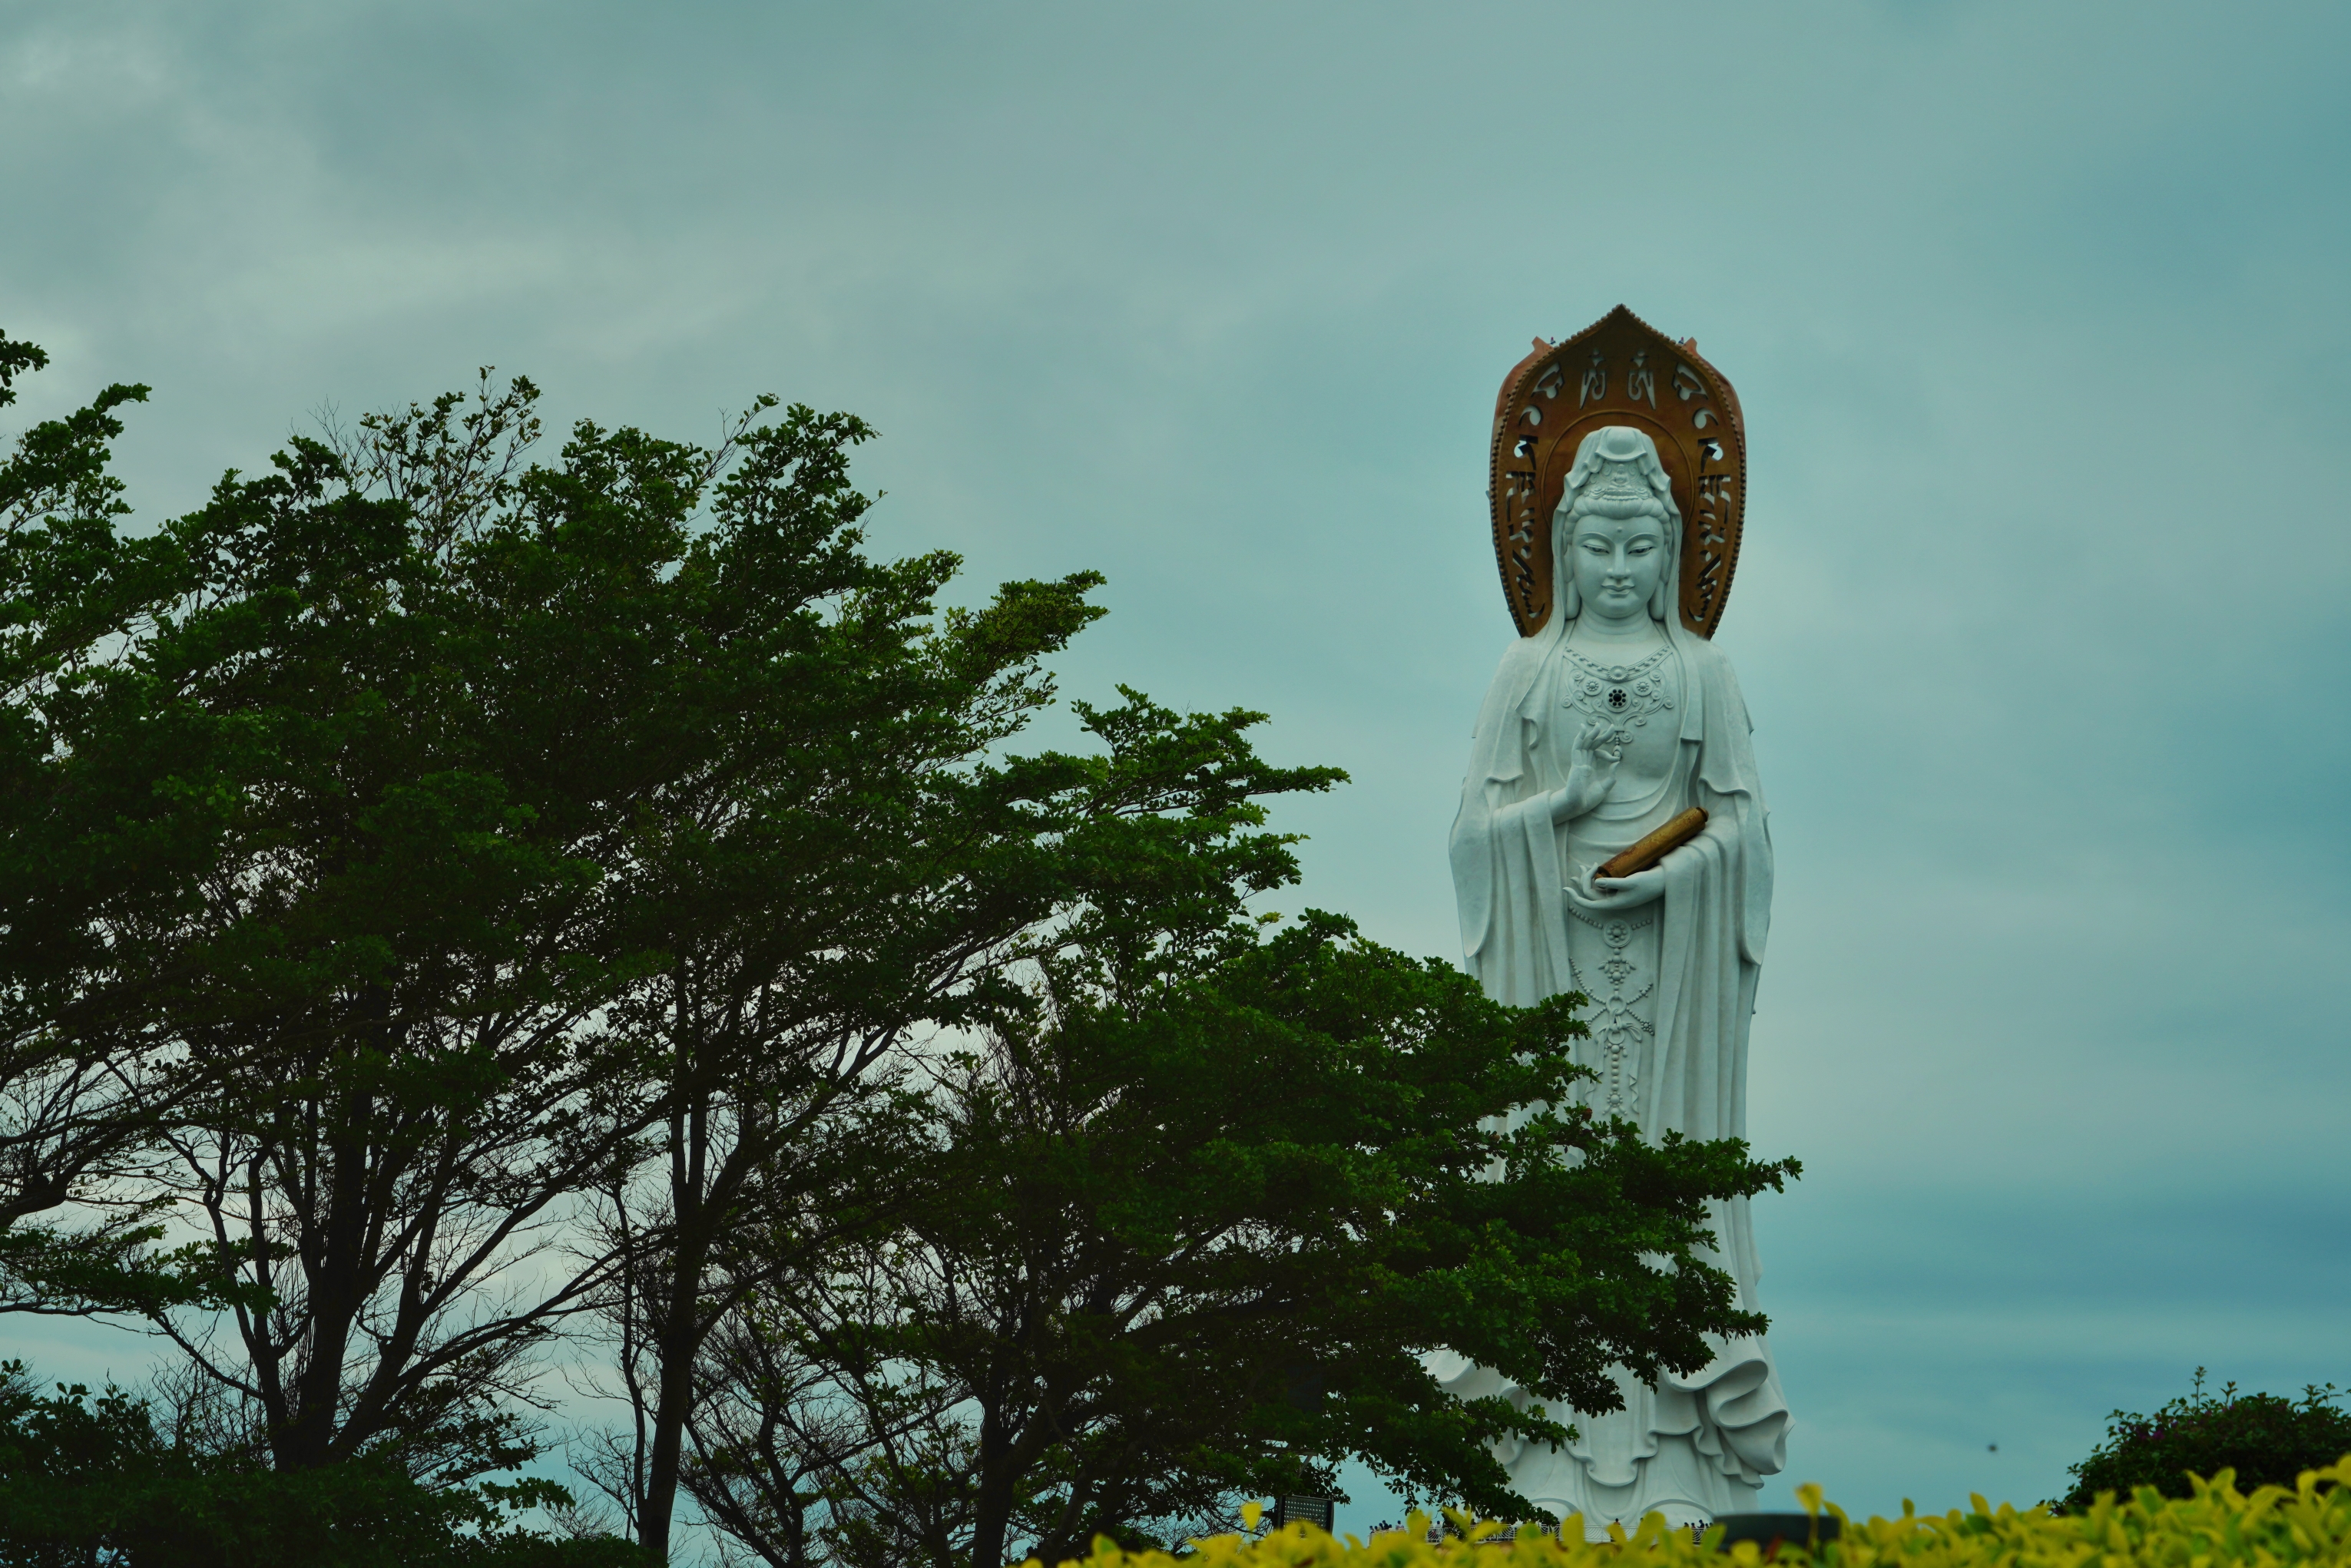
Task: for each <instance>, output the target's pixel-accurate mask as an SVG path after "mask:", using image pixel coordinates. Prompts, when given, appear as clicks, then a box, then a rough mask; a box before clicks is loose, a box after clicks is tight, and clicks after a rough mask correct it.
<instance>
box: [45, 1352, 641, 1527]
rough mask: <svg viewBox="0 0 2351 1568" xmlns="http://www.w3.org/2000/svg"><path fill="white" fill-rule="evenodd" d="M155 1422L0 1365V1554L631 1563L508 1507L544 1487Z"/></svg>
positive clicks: (546, 1494) (112, 1394)
mask: <svg viewBox="0 0 2351 1568" xmlns="http://www.w3.org/2000/svg"><path fill="white" fill-rule="evenodd" d="M188 1436H189V1434H188V1433H187V1432H186V1431H184V1430H180V1431H172V1432H165V1431H159V1430H158V1429H157V1428H156V1426H155V1423H154V1420H153V1418H152V1413H151V1411H150V1409H149V1406H148V1404H147V1402H146V1401H144V1400H140V1399H134V1398H131V1397H130V1396H127V1395H125V1394H123V1393H122V1392H121V1391H120V1390H119V1389H114V1388H109V1389H107V1390H106V1391H105V1392H104V1393H102V1394H99V1395H96V1396H93V1395H91V1393H90V1392H89V1389H87V1388H85V1387H82V1386H80V1385H73V1386H60V1387H59V1388H58V1389H57V1392H56V1393H54V1394H49V1395H43V1394H41V1393H39V1392H38V1391H37V1388H36V1387H35V1386H34V1385H33V1383H32V1381H31V1379H30V1378H29V1377H28V1376H26V1372H25V1369H24V1367H23V1365H22V1364H19V1363H14V1362H11V1363H6V1364H0V1561H5V1562H7V1563H25V1564H44V1565H45V1564H50V1563H55V1564H58V1565H60V1568H63V1565H66V1564H80V1563H117V1564H121V1565H122V1568H215V1565H219V1568H228V1565H230V1564H243V1563H256V1564H257V1563H289V1564H290V1563H300V1564H304V1565H305V1568H408V1565H410V1564H423V1563H432V1564H448V1565H450V1568H632V1565H642V1564H643V1563H645V1562H646V1561H647V1559H646V1558H645V1556H644V1554H643V1552H640V1551H639V1550H638V1549H637V1548H636V1547H634V1546H632V1545H630V1544H629V1543H627V1542H622V1541H616V1540H612V1539H611V1538H606V1539H603V1540H601V1541H558V1540H553V1539H550V1538H549V1537H547V1536H544V1535H539V1534H534V1533H530V1532H527V1531H520V1530H517V1529H516V1528H515V1527H514V1516H515V1514H516V1513H517V1511H520V1510H522V1509H525V1508H528V1507H531V1506H533V1505H536V1504H539V1503H544V1502H548V1501H550V1500H560V1499H561V1498H562V1497H563V1495H564V1494H563V1493H562V1490H561V1489H560V1488H558V1487H555V1486H553V1485H552V1484H550V1483H549V1482H545V1481H536V1482H534V1481H524V1482H519V1483H517V1484H514V1485H509V1486H499V1485H496V1484H495V1483H489V1484H482V1485H475V1486H468V1487H439V1488H432V1487H426V1486H423V1485H421V1484H420V1483H419V1482H418V1481H417V1480H416V1479H414V1478H413V1477H411V1476H410V1475H408V1474H407V1473H406V1472H405V1471H403V1470H402V1469H399V1468H397V1467H396V1466H392V1465H389V1464H386V1463H383V1462H381V1461H380V1460H363V1461H360V1462H356V1463H352V1464H346V1465H339V1466H334V1467H330V1468H327V1469H307V1470H291V1471H287V1470H273V1469H269V1468H267V1466H266V1464H264V1463H262V1462H260V1461H259V1458H258V1457H257V1456H254V1455H249V1454H246V1455H239V1454H222V1453H210V1452H205V1451H203V1449H202V1448H198V1447H194V1446H192V1445H191V1444H190V1443H189V1441H188V1440H187V1439H188Z"/></svg>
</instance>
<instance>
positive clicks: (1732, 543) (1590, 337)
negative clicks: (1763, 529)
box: [1486, 305, 1747, 637]
mask: <svg viewBox="0 0 2351 1568" xmlns="http://www.w3.org/2000/svg"><path fill="white" fill-rule="evenodd" d="M1604 424H1628V425H1631V426H1633V427H1634V428H1635V429H1636V430H1640V431H1643V432H1645V433H1646V434H1647V435H1648V436H1649V438H1650V439H1651V440H1653V441H1655V442H1656V444H1657V457H1658V460H1659V461H1660V462H1662V463H1663V464H1664V465H1665V468H1666V476H1667V478H1668V479H1669V480H1671V481H1672V483H1673V489H1674V505H1675V506H1677V507H1679V508H1681V514H1682V549H1681V576H1682V580H1681V615H1682V624H1683V625H1685V626H1687V627H1688V628H1689V629H1690V630H1691V631H1693V632H1697V633H1698V635H1699V636H1701V637H1711V636H1713V635H1714V629H1715V627H1716V626H1718V625H1719V624H1720V623H1721V621H1722V607H1723V605H1724V603H1725V602H1727V601H1729V598H1730V574H1731V572H1732V571H1733V570H1735V569H1736V568H1737V567H1738V564H1739V528H1740V520H1741V519H1742V518H1743V517H1744V516H1745V515H1746V510H1747V433H1746V428H1745V426H1744V425H1743V424H1742V423H1740V416H1739V394H1738V393H1737V392H1733V391H1731V388H1730V382H1729V381H1727V380H1725V379H1724V378H1723V375H1722V372H1721V371H1718V370H1716V369H1715V368H1714V367H1713V366H1712V365H1710V364H1708V363H1707V362H1706V361H1704V360H1702V359H1700V358H1699V357H1698V340H1696V339H1694V338H1693V339H1688V340H1684V341H1682V342H1678V343H1677V342H1675V341H1674V340H1672V339H1670V338H1668V337H1667V336H1666V335H1665V334H1664V333H1662V332H1660V331H1658V330H1657V329H1656V328H1654V327H1652V326H1650V325H1649V324H1648V323H1647V322H1646V321H1644V320H1642V319H1640V318H1639V317H1637V316H1635V315H1634V314H1633V313H1632V312H1631V311H1630V310H1627V309H1625V307H1623V306H1622V305H1619V306H1618V307H1616V308H1615V309H1614V310H1611V311H1610V312H1608V314H1607V315H1605V316H1603V317H1602V318H1601V319H1599V320H1597V321H1594V322H1593V324H1592V325H1591V326H1589V327H1586V328H1585V329H1583V331H1581V332H1578V333H1577V334H1576V335H1575V336H1574V337H1573V338H1569V339H1567V340H1564V341H1562V342H1557V343H1546V342H1545V341H1543V340H1541V338H1538V339H1536V340H1535V349H1534V352H1533V353H1531V354H1529V355H1528V356H1527V357H1526V358H1525V359H1523V360H1520V361H1519V362H1518V363H1517V364H1516V365H1513V366H1512V367H1511V368H1510V374H1509V375H1507V376H1504V377H1503V378H1502V391H1501V395H1500V396H1499V397H1497V398H1496V399H1495V400H1494V449H1493V456H1492V467H1491V470H1490V474H1489V479H1490V481H1491V484H1490V487H1489V489H1488V490H1487V492H1486V493H1487V495H1488V497H1489V498H1490V499H1491V502H1492V505H1493V514H1494V559H1495V560H1496V561H1497V563H1498V564H1499V566H1500V567H1501V569H1502V592H1503V595H1504V597H1506V598H1507V599H1508V600H1509V601H1510V619H1511V620H1513V621H1515V622H1518V627H1519V635H1520V636H1522V637H1530V636H1532V635H1533V634H1534V633H1535V632H1539V631H1541V629H1542V626H1543V623H1544V622H1547V621H1549V620H1550V619H1551V609H1552V580H1551V577H1552V550H1551V519H1552V512H1553V511H1554V510H1556V509H1557V508H1558V506H1559V497H1560V492H1561V491H1562V489H1564V488H1565V487H1566V485H1567V471H1568V470H1569V469H1570V468H1572V467H1573V466H1574V465H1575V449H1576V446H1577V445H1578V444H1580V443H1581V442H1582V441H1583V438H1584V437H1585V436H1586V435H1588V434H1591V433H1592V432H1593V431H1594V430H1596V429H1598V428H1599V427H1600V426H1602V425H1604Z"/></svg>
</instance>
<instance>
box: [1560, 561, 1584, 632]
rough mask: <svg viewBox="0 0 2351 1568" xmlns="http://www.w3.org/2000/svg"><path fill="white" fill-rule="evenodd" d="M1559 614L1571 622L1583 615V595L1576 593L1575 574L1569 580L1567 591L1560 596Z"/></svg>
mask: <svg viewBox="0 0 2351 1568" xmlns="http://www.w3.org/2000/svg"><path fill="white" fill-rule="evenodd" d="M1559 612H1560V614H1561V615H1562V616H1563V617H1564V618H1566V619H1567V620H1570V621H1573V620H1574V619H1575V618H1576V617H1577V616H1578V615H1581V614H1583V595H1582V594H1580V593H1578V592H1576V591H1575V578H1574V575H1573V573H1571V574H1570V575H1569V577H1568V580H1567V591H1565V592H1563V593H1562V594H1561V595H1560V596H1559Z"/></svg>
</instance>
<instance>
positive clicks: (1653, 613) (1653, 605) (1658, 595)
mask: <svg viewBox="0 0 2351 1568" xmlns="http://www.w3.org/2000/svg"><path fill="white" fill-rule="evenodd" d="M1665 618H1666V580H1665V577H1664V575H1663V574H1662V573H1660V574H1659V575H1658V578H1657V589H1656V592H1654V593H1652V594H1650V595H1649V619H1650V620H1652V621H1663V620H1664V619H1665Z"/></svg>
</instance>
